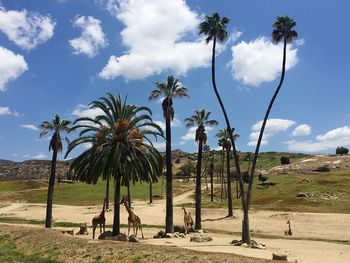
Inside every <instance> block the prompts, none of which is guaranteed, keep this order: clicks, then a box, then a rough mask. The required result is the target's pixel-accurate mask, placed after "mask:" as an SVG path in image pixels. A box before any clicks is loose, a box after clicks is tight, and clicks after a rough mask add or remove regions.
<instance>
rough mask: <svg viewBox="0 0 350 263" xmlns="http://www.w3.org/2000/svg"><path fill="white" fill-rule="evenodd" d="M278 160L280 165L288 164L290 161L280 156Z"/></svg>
mask: <svg viewBox="0 0 350 263" xmlns="http://www.w3.org/2000/svg"><path fill="white" fill-rule="evenodd" d="M280 160H281V164H282V165H287V164H290V160H289V158H288V157H287V156H282V157H281V159H280Z"/></svg>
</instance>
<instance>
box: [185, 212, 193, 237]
mask: <svg viewBox="0 0 350 263" xmlns="http://www.w3.org/2000/svg"><path fill="white" fill-rule="evenodd" d="M182 209H183V210H184V223H185V229H186V234H188V232H189V228H192V227H193V219H192V216H191V213H187V212H186V209H185V207H184V206H183V207H182Z"/></svg>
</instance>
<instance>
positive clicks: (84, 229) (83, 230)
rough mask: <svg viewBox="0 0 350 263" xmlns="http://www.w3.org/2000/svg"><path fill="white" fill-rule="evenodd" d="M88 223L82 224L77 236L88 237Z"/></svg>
mask: <svg viewBox="0 0 350 263" xmlns="http://www.w3.org/2000/svg"><path fill="white" fill-rule="evenodd" d="M87 229H88V228H87V223H86V222H85V224H81V225H80V229H79V231H78V232H77V233H76V235H88V234H89V232H88V230H87Z"/></svg>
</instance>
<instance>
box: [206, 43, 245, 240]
mask: <svg viewBox="0 0 350 263" xmlns="http://www.w3.org/2000/svg"><path fill="white" fill-rule="evenodd" d="M215 47H216V37H214V39H213V50H212V59H211V65H212V66H211V72H212V74H211V75H212V84H213V89H214V92H215V95H216V98H217V100H218V101H219V104H220V107H221V110H222V113H223V115H224V118H225V122H226V126H227V130H228V131H230V132H229V135H230V141H231V145H232V152H233V158H234V160H235V166H236V169H237V178H238V182H239V189H240V192H241V201H242V209H243V214H244V217H243V222H242V241H243V242H245V243H248V244H249V243H250V233H249V224H248V225H247V226H248V228H246V227H244V225H246V224H244V220H245V219H246V218H248V209H247V201H246V196H245V194H244V185H243V180H242V175H241V169H240V165H239V157H238V153H237V150H236V144H235V141H234V139H233V135H232V132H231V131H232V129H231V125H230V121H229V119H228V117H227V113H226V110H225V107H224V104H223V102H222V100H221V97H220V95H219V92H218V90H217V88H216V81H215Z"/></svg>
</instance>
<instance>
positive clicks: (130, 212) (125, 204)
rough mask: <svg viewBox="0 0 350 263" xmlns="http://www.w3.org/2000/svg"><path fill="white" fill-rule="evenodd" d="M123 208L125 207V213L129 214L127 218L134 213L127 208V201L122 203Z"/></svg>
mask: <svg viewBox="0 0 350 263" xmlns="http://www.w3.org/2000/svg"><path fill="white" fill-rule="evenodd" d="M124 206H125V209H126V211H127V212H128V214H129V216H130V215H133V214H134V213H133V212H132V211H131V209H130V207H129V206H128V203H127V201H125V202H124Z"/></svg>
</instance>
